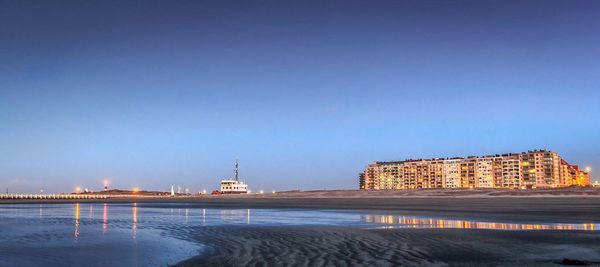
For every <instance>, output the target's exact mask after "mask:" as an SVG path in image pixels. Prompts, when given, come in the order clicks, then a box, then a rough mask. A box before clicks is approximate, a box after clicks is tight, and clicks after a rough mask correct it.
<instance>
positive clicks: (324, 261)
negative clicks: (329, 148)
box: [0, 189, 600, 266]
mask: <svg viewBox="0 0 600 267" xmlns="http://www.w3.org/2000/svg"><path fill="white" fill-rule="evenodd" d="M577 190H579V189H577ZM581 190H582V191H583V189H581ZM352 192H354V191H313V192H288V193H285V192H283V193H276V194H263V195H245V196H242V195H235V196H201V197H162V198H144V197H139V198H135V197H121V198H109V199H104V200H98V199H85V200H53V201H48V200H1V201H0V204H9V205H14V204H50V203H64V204H66V203H82V205H84V204H90V205H92V204H98V203H109V205H115V204H116V205H127V206H130V205H136V206H135V207H139V209H140V211H141V210H144V209H161V210H164V209H165V208H167V209H170V210H171V211H173V210H177V211H178V212H179V213H181V214H186V216H187V212H188V210H189V212H190V213H193V214H198V212H200V211H201V210H203V209H206V210H215V211H220V213H219V214H220V215H219V214H217V216H219V218H224V219H225V220H226V221H227V220H229V219H231V218H233V219H235V220H238V219H239V220H241V221H242V222H244V223H243V225H231V224H227V223H226V224H223V225H220V224H217V225H205V224H190V225H187V224H186V225H185V226H182V227H171V228H168V229H169V235H172V236H175V237H177V239H181V240H185V241H186V242H191V243H197V244H201V245H202V247H203V250H202V251H201V252H199V253H198V255H197V256H194V257H191V258H189V259H186V260H183V261H181V262H179V263H178V264H177V265H179V266H264V265H274V266H282V265H283V266H331V265H335V266H356V265H360V266H394V265H405V266H457V265H459V266H481V265H490V264H491V265H494V266H516V265H520V266H523V265H527V266H548V265H560V264H563V263H568V264H591V265H598V264H600V233H599V232H598V231H596V230H597V229H595V227H597V225H598V222H600V212H599V211H600V197H597V192H598V190H597V189H585V190H584V192H585V194H583V193H582V192H581V191H573V190H564V191H560V190H548V191H522V192H521V191H483V192H482V191H479V192H477V191H468V190H463V191H462V192H461V191H456V190H455V191H447V192H443V190H424V191H421V192H417V191H413V192H414V193H412V194H411V192H401V191H400V192H398V191H382V192H374V191H365V192H361V194H362V195H360V196H358V197H352V196H351V195H350V193H352ZM359 192H360V191H359ZM415 194H418V195H415ZM109 210H112V209H111V208H109ZM184 211H185V212H184ZM255 211H256V212H259V213H260V212H261V211H268V212H272V213H273V214H281V216H285V214H287V213H286V212H287V211H291V212H293V213H295V214H302V213H304V212H307V213H311V212H319V211H324V212H334V214H344V213H360V214H371V215H364V216H367V217H364V218H362V219H361V220H363V221H370V222H376V224H373V225H376V226H377V227H357V226H351V225H344V224H343V223H340V224H337V225H312V224H306V222H305V221H301V220H299V221H297V222H294V221H292V222H289V221H286V223H285V224H283V225H277V224H275V225H260V223H259V224H255V222H256V221H253V220H255V219H254V218H256V219H259V220H260V218H261V215H260V214H257V213H256V212H255ZM202 212H203V211H202ZM246 212H247V213H248V214H246ZM202 214H203V213H202ZM328 214H332V213H328ZM195 216H198V215H195ZM202 216H204V215H202ZM223 216H224V217H223ZM246 216H248V217H247V220H248V224H247V225H246V222H245V221H246ZM275 216H277V215H275ZM368 216H371V217H373V216H374V217H373V218H375V219H368V218H370V217H368ZM377 216H379V217H377ZM403 216H413V217H411V218H419V217H421V218H440V220H439V221H436V220H437V219H428V220H430V221H431V222H432V223H433V224H439V223H440V221H442V222H447V221H450V223H448V224H445V226H444V227H437V226H436V227H431V228H428V227H424V228H422V227H416V228H407V227H402V226H403V224H400V223H398V222H399V220H400V219H401V218H403ZM186 218H187V217H186ZM251 218H252V219H251ZM365 218H367V219H365ZM186 220H187V219H186ZM196 220H198V219H196ZM387 220H391V221H392V223H391V224H388V223H387ZM451 220H456V221H454V222H452V221H451ZM461 220H465V221H461ZM226 221H225V222H226ZM457 222H458V223H459V224H457ZM421 223H422V222H421ZM425 223H427V220H426V222H425ZM477 223H479V224H483V225H484V227H483V229H477V228H478V227H474V226H477V225H476V224H477ZM515 223H517V224H525V225H526V226H525V227H523V226H520V228H518V229H520V230H506V229H502V230H499V229H496V228H501V227H506V226H502V225H505V224H508V225H510V224H515ZM488 224H490V225H492V226H491V227H488V226H487V225H488ZM537 224H541V225H546V226H547V225H553V224H584V225H587V226H585V230H581V229H579V230H573V229H572V228H564V230H563V229H562V228H558V229H551V230H549V229H546V228H543V227H542V226H537ZM457 225H458V227H457ZM497 225H500V226H497ZM157 227H158V228H159V229H161V226H160V225H158V226H157ZM479 228H481V227H479ZM509 228H510V227H509ZM165 229H167V228H165ZM507 229H508V228H507Z"/></svg>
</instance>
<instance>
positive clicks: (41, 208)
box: [40, 204, 43, 218]
mask: <svg viewBox="0 0 600 267" xmlns="http://www.w3.org/2000/svg"><path fill="white" fill-rule="evenodd" d="M42 211H43V206H42V205H41V204H40V218H42Z"/></svg>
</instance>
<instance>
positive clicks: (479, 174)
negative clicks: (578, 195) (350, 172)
mask: <svg viewBox="0 0 600 267" xmlns="http://www.w3.org/2000/svg"><path fill="white" fill-rule="evenodd" d="M589 185H590V181H589V174H588V173H587V172H585V171H582V170H580V169H579V167H578V166H577V165H571V164H569V163H567V162H566V161H565V160H563V159H562V158H561V157H560V156H559V154H558V153H556V152H552V151H546V150H532V151H528V152H522V153H510V154H502V155H500V154H498V155H487V156H479V157H476V156H469V157H466V158H461V157H455V158H434V159H417V160H412V159H410V160H404V161H388V162H375V163H372V164H369V165H368V166H367V167H366V168H365V169H364V171H363V172H361V173H360V174H359V187H360V188H361V189H421V188H514V189H517V188H550V187H565V186H589Z"/></svg>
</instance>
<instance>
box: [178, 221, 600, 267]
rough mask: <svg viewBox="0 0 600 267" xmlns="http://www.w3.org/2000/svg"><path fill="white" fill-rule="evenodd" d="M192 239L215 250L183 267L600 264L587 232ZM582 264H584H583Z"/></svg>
mask: <svg viewBox="0 0 600 267" xmlns="http://www.w3.org/2000/svg"><path fill="white" fill-rule="evenodd" d="M189 231H190V233H189V235H190V236H192V238H193V239H195V240H197V241H198V242H203V243H208V244H212V245H211V246H210V249H209V250H208V251H207V252H206V253H204V254H202V255H200V256H198V257H194V258H192V259H189V260H186V261H183V262H181V263H179V264H178V265H179V266H400V265H401V266H560V265H562V264H561V263H563V261H565V259H568V261H569V260H570V261H572V262H575V263H583V264H588V265H598V264H599V263H600V235H598V234H596V233H591V232H583V231H491V230H465V229H352V228H344V227H268V228H267V227H212V228H210V229H208V230H207V229H204V230H203V231H198V233H199V234H195V232H194V231H193V229H190V230H189ZM577 261H580V262H577Z"/></svg>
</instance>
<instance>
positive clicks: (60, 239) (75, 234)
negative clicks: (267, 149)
mask: <svg viewBox="0 0 600 267" xmlns="http://www.w3.org/2000/svg"><path fill="white" fill-rule="evenodd" d="M203 225H206V226H219V225H253V226H279V225H331V226H346V227H361V228H390V227H391V228H465V229H468V228H473V229H498V230H589V231H596V230H597V229H599V227H600V225H599V224H556V223H554V224H532V223H519V222H490V221H487V222H481V221H469V220H450V219H444V218H429V217H415V216H399V215H387V214H381V213H373V214H368V213H365V212H359V211H356V212H349V211H343V212H342V211H335V210H307V209H204V208H198V207H190V208H182V207H181V205H179V206H176V207H171V205H169V204H151V205H149V204H145V205H144V204H88V203H86V204H42V205H38V204H32V205H1V206H0V265H2V266H39V265H51V266H56V265H60V266H72V265H87V266H107V265H115V264H117V265H125V266H147V265H153V266H156V265H159V266H161V265H162V266H165V265H170V264H174V263H177V262H179V261H182V260H185V259H187V258H191V257H193V256H196V255H198V254H199V253H201V252H202V249H203V247H205V246H206V245H210V244H198V243H197V242H194V241H192V239H190V238H189V229H195V231H197V229H200V231H201V229H202V228H197V227H196V226H203ZM190 226H192V227H193V228H191V227H190Z"/></svg>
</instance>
